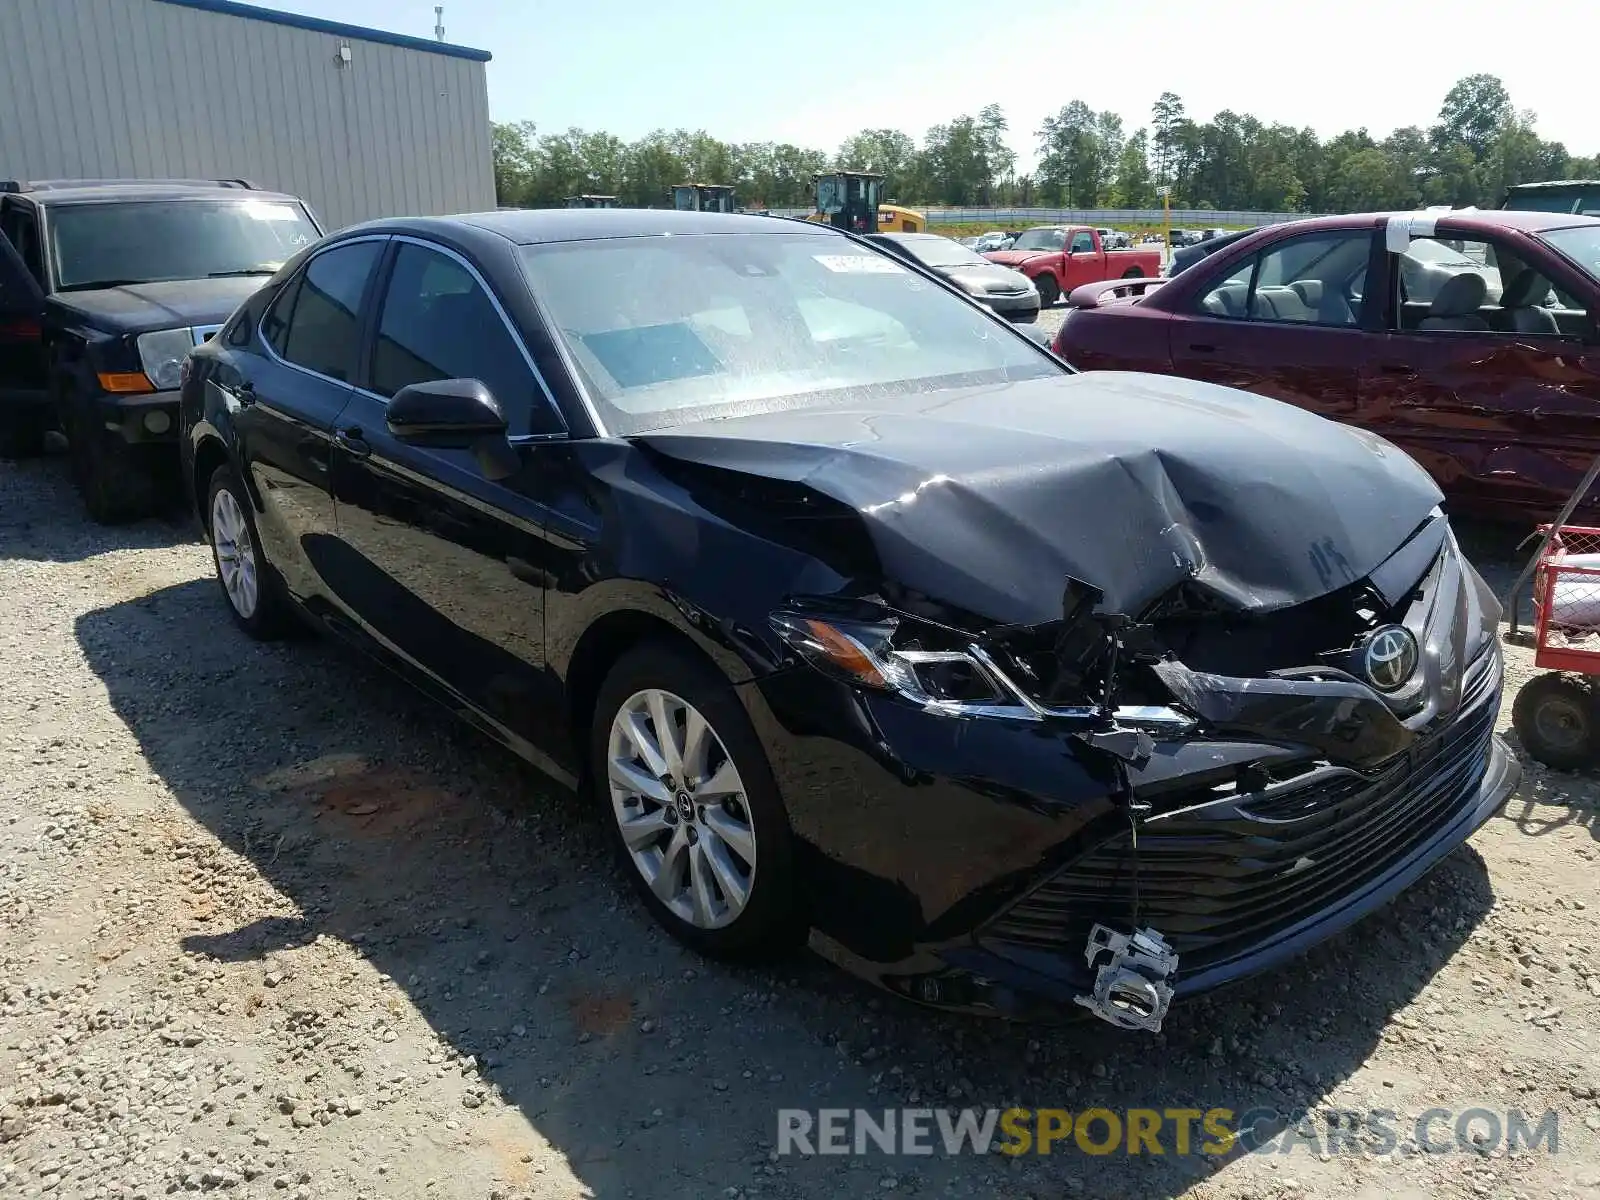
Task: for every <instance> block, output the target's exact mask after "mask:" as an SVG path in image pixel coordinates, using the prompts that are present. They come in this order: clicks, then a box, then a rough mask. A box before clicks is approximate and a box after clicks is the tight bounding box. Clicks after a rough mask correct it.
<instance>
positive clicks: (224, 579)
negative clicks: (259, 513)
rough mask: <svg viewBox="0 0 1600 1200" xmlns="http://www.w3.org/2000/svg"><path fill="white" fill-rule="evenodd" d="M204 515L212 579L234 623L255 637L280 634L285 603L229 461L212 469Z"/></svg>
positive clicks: (262, 638) (285, 614)
mask: <svg viewBox="0 0 1600 1200" xmlns="http://www.w3.org/2000/svg"><path fill="white" fill-rule="evenodd" d="M205 517H206V532H207V534H208V535H209V540H210V542H211V557H212V561H213V562H215V563H216V566H217V582H218V583H219V584H220V585H221V586H222V596H223V599H224V600H226V601H227V602H228V611H229V612H230V613H231V614H232V615H233V620H234V624H236V625H238V626H239V628H240V629H242V630H244V631H245V632H246V633H248V634H249V635H250V636H251V637H253V638H256V639H257V640H259V641H268V640H270V639H272V638H275V637H277V636H279V635H280V634H282V633H283V631H284V630H285V628H286V627H287V626H288V624H289V621H288V616H289V613H288V605H287V604H286V603H285V602H284V600H283V597H282V595H281V593H279V591H278V589H277V586H276V577H275V576H274V575H273V573H272V569H271V567H270V566H269V565H268V563H267V560H266V556H265V555H264V554H262V552H261V538H260V536H259V535H258V534H257V533H256V523H255V518H254V517H252V516H251V515H250V498H249V497H248V496H247V495H246V494H245V490H244V488H243V487H242V486H241V485H240V483H239V477H238V476H237V475H235V474H234V472H233V468H232V467H229V466H221V467H218V468H217V469H216V471H215V472H213V473H212V476H211V487H210V490H209V492H208V494H207V499H206V510H205Z"/></svg>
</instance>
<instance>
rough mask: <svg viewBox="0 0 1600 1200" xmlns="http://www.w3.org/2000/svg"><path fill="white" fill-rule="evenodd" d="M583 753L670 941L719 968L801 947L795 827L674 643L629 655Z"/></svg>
mask: <svg viewBox="0 0 1600 1200" xmlns="http://www.w3.org/2000/svg"><path fill="white" fill-rule="evenodd" d="M589 748H590V774H591V778H592V780H593V785H594V789H595V793H596V799H597V800H598V801H599V803H600V806H601V808H602V810H603V811H604V813H605V816H604V818H603V819H604V820H605V821H606V823H607V825H608V826H609V828H610V829H611V832H612V837H613V844H614V846H615V849H616V852H617V857H618V859H619V861H620V863H621V864H622V870H623V871H624V872H625V873H626V874H627V875H628V877H629V878H630V880H631V881H632V883H633V885H634V887H635V888H636V889H637V890H638V893H639V895H640V896H641V897H642V898H643V900H644V902H645V904H646V906H647V907H648V908H649V909H650V912H651V914H652V915H653V916H654V917H655V919H656V920H657V921H658V922H659V923H660V924H661V925H663V926H665V927H666V929H667V931H668V932H670V933H671V934H672V935H673V936H674V937H676V938H677V939H678V940H680V941H682V942H685V943H687V944H688V945H690V946H692V947H694V948H695V949H696V950H699V951H701V952H702V953H704V954H708V955H712V956H714V957H719V958H734V959H748V958H757V957H767V956H770V955H772V954H775V953H778V952H781V951H783V950H786V949H788V948H789V947H791V946H792V945H793V944H794V943H795V941H796V940H797V935H798V932H799V923H798V921H797V918H796V915H795V914H796V912H797V906H796V903H795V893H794V866H793V858H794V856H793V847H792V838H793V835H792V833H791V832H790V829H789V818H788V814H787V813H786V812H785V811H784V807H783V802H782V800H781V799H780V798H779V796H778V788H777V785H776V783H774V782H773V779H772V772H771V770H770V769H769V768H768V766H767V760H766V755H765V754H764V753H763V752H762V749H761V743H760V741H759V740H758V739H757V738H756V735H755V731H754V729H752V728H751V725H750V719H749V718H748V717H747V716H746V715H745V711H744V707H743V706H742V705H741V704H740V703H739V700H738V698H737V697H736V696H735V695H734V693H733V688H732V687H731V686H729V684H728V682H727V681H726V680H725V679H723V678H722V677H721V676H720V675H719V674H718V673H717V672H716V671H715V670H713V669H712V668H711V667H710V666H709V665H707V664H706V663H705V662H703V661H701V660H700V659H698V658H696V657H695V656H694V655H693V654H691V653H688V652H687V651H685V650H682V649H680V648H678V647H676V646H672V645H669V644H667V643H662V642H650V643H646V644H645V645H642V646H640V647H638V648H636V649H634V650H632V651H630V652H629V653H628V654H626V655H624V656H623V658H622V659H621V660H620V661H618V663H617V665H616V666H615V667H613V668H612V670H611V673H610V675H608V676H607V677H606V681H605V683H604V684H603V685H602V687H601V689H600V696H599V699H598V701H597V703H596V705H595V711H594V720H593V724H592V726H591V729H590V739H589Z"/></svg>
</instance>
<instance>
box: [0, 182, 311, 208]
mask: <svg viewBox="0 0 1600 1200" xmlns="http://www.w3.org/2000/svg"><path fill="white" fill-rule="evenodd" d="M20 194H21V195H23V196H26V197H27V198H28V199H30V200H32V201H33V202H34V203H35V204H41V205H44V206H45V207H47V208H53V207H55V206H56V205H58V204H95V203H111V202H114V201H130V200H270V201H274V202H278V203H282V202H284V201H287V202H289V203H291V204H299V203H300V199H299V197H298V196H291V195H289V194H288V193H286V192H264V191H261V190H259V189H257V188H250V189H245V188H229V187H207V186H205V185H204V184H194V185H189V184H170V183H142V182H129V183H113V184H87V185H85V186H83V187H70V186H67V187H52V188H49V189H47V190H41V191H37V192H32V191H30V192H22V193H20Z"/></svg>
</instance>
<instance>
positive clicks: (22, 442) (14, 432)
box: [0, 406, 47, 458]
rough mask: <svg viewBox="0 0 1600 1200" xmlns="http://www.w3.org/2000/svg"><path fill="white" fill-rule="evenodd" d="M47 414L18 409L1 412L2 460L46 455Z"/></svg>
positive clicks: (34, 409)
mask: <svg viewBox="0 0 1600 1200" xmlns="http://www.w3.org/2000/svg"><path fill="white" fill-rule="evenodd" d="M46 424H47V422H46V420H45V412H44V410H43V409H42V408H34V407H31V406H30V407H27V408H18V409H14V410H12V411H11V412H0V458H37V457H39V455H41V454H43V453H44V434H45V426H46Z"/></svg>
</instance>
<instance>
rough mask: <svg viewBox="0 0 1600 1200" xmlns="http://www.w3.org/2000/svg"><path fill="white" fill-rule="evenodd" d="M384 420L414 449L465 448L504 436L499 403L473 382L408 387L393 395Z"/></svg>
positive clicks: (447, 381)
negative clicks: (426, 447)
mask: <svg viewBox="0 0 1600 1200" xmlns="http://www.w3.org/2000/svg"><path fill="white" fill-rule="evenodd" d="M384 418H385V420H386V422H387V424H388V426H389V432H390V433H391V434H393V435H394V436H395V437H396V438H398V439H399V440H400V441H402V442H407V443H409V444H411V445H414V446H434V447H438V448H441V449H466V448H468V447H470V446H471V445H472V444H473V443H474V442H477V441H479V440H480V439H482V438H503V437H504V436H505V433H506V418H505V414H504V413H503V412H501V411H500V405H499V402H498V401H496V400H495V398H494V394H493V393H492V392H490V391H489V389H488V388H487V387H485V386H484V385H483V384H482V383H481V382H480V381H479V380H476V379H435V380H430V381H429V382H427V383H413V384H409V385H407V386H406V387H403V388H401V389H400V390H399V391H398V392H396V393H395V394H394V398H393V399H392V400H390V401H389V406H388V409H387V411H386V412H385V414H384Z"/></svg>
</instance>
